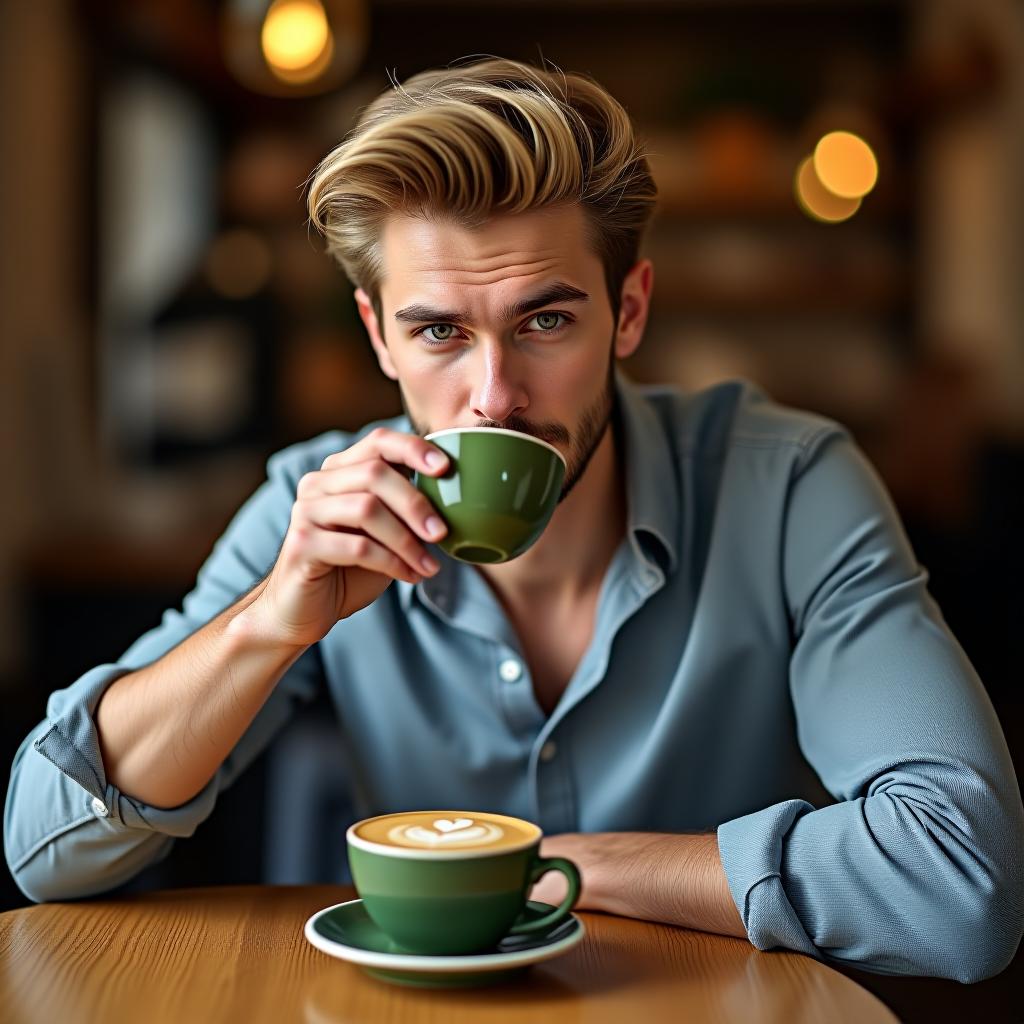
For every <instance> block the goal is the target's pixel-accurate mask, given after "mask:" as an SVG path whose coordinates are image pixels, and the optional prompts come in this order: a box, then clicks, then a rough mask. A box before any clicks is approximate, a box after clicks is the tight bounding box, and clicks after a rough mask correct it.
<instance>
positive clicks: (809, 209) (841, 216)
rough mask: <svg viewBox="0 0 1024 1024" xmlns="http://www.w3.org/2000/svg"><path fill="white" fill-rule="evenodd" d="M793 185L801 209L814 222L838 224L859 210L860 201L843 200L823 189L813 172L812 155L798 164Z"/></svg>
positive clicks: (815, 173)
mask: <svg viewBox="0 0 1024 1024" xmlns="http://www.w3.org/2000/svg"><path fill="white" fill-rule="evenodd" d="M793 184H794V192H795V193H796V198H797V202H798V203H799V204H800V207H801V209H802V210H803V211H804V213H806V214H807V215H808V216H809V217H811V218H813V219H814V220H818V221H822V222H823V223H825V224H838V223H839V222H840V221H844V220H849V218H850V217H852V216H853V215H854V214H855V213H856V212H857V211H858V210H859V209H860V202H861V201H860V199H845V198H843V197H842V196H837V195H836V194H835V193H833V192H831V191H829V189H827V188H825V186H824V185H823V184H822V182H821V181H820V180H819V178H818V175H817V172H816V171H815V166H814V157H813V155H812V156H808V157H805V158H804V159H803V161H802V162H801V163H800V166H799V167H798V168H797V172H796V177H795V180H794V183H793Z"/></svg>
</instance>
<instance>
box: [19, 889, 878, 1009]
mask: <svg viewBox="0 0 1024 1024" xmlns="http://www.w3.org/2000/svg"><path fill="white" fill-rule="evenodd" d="M354 895H355V893H354V890H352V889H351V888H348V887H345V886H294V887H292V886H232V887H224V888H210V889H178V890H171V891H165V892H156V893H147V894H145V895H138V896H129V897H122V898H119V899H102V898H99V899H94V900H88V901H81V902H75V903H53V904H44V905H41V906H35V907H28V908H25V909H22V910H12V911H9V912H8V913H5V914H0V1017H2V1018H3V1020H4V1021H5V1022H9V1024H35V1022H38V1024H55V1022H75V1024H78V1022H88V1021H102V1022H104V1024H107V1022H117V1021H129V1020H131V1021H144V1022H146V1024H159V1022H162V1021H173V1022H175V1024H182V1022H187V1024H191V1022H193V1021H203V1022H206V1021H217V1022H220V1021H244V1022H246V1024H256V1022H261V1021H266V1022H268V1024H271V1022H272V1024H282V1022H286V1021H304V1022H307V1024H321V1022H323V1024H327V1022H332V1024H335V1022H336V1024H341V1022H346V1024H347V1022H357V1021H358V1022H377V1021H389V1022H390V1021H394V1022H400V1024H415V1022H418V1021H431V1022H433V1021H436V1022H445V1024H449V1022H451V1024H461V1022H466V1024H490V1022H505V1021H509V1022H511V1021H516V1022H519V1021H530V1022H533V1021H546V1020H552V1021H557V1022H558V1024H574V1022H586V1024H602V1022H605V1021H609V1022H612V1021H614V1022H615V1024H630V1022H642V1024H648V1022H661V1021H672V1022H674V1021H684V1020H694V1021H716V1022H721V1021H743V1022H745V1024H746V1022H751V1021H785V1022H786V1024H795V1022H800V1021H807V1022H818V1021H824V1020H827V1021H830V1022H838V1021H851V1022H856V1024H875V1022H879V1024H882V1022H885V1024H892V1022H894V1021H895V1020H896V1018H895V1017H894V1016H893V1015H892V1014H891V1013H890V1012H889V1010H887V1009H886V1007H885V1006H884V1005H883V1004H882V1003H881V1002H880V1001H879V1000H878V999H876V998H875V997H874V996H873V995H871V993H869V992H868V991H866V990H865V989H863V988H861V987H860V986H859V985H857V984H856V983H855V982H853V981H851V980H850V979H849V978H846V977H844V976H843V975H841V974H839V973H838V972H836V971H833V970H832V969H831V968H829V967H826V966H824V965H823V964H820V963H818V962H817V961H816V960H812V959H810V958H809V957H805V956H801V955H799V954H796V953H780V952H775V953H760V952H758V951H757V950H756V949H754V948H753V947H752V946H751V945H750V944H749V943H747V942H745V941H742V940H739V939H732V938H725V937H720V936H715V935H708V934H705V933H703V932H694V931H687V930H685V929H681V928H672V927H668V926H665V925H657V924H650V923H648V922H644V921H634V920H632V919H630V918H624V917H614V916H610V915H606V914H590V913H581V914H580V917H581V918H582V919H583V921H584V923H585V925H586V928H587V934H586V937H585V938H584V940H583V942H581V943H580V945H578V946H576V947H575V948H574V949H572V950H570V951H569V952H567V953H566V954H564V955H563V956H561V957H558V958H556V959H553V960H549V961H547V962H545V963H541V964H535V965H534V966H533V967H531V968H530V970H529V972H528V973H527V974H526V975H525V977H524V978H523V979H521V980H520V981H518V982H517V983H515V984H505V985H496V986H493V987H489V988H477V989H463V990H456V991H444V990H440V991H438V990H428V989H413V988H403V987H399V986H394V985H389V984H387V983H384V982H380V981H376V980H374V979H372V978H369V977H367V976H366V975H364V974H363V972H362V971H361V969H360V968H358V967H356V966H355V965H353V964H349V963H346V962H344V961H341V960H337V959H334V958H332V957H329V956H326V955H325V954H323V953H321V952H320V951H319V950H317V949H314V948H313V946H311V945H310V944H309V943H308V942H307V941H306V940H305V938H304V937H303V935H302V928H303V925H304V923H305V921H306V919H307V918H308V917H309V916H310V915H311V914H312V913H314V912H315V911H317V910H319V909H321V908H322V907H326V906H330V905H331V904H334V903H340V902H342V901H344V900H347V899H352V898H353V897H354Z"/></svg>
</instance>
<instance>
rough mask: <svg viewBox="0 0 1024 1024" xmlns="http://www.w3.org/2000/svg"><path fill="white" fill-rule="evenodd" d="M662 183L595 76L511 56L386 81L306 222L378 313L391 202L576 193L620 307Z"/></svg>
mask: <svg viewBox="0 0 1024 1024" xmlns="http://www.w3.org/2000/svg"><path fill="white" fill-rule="evenodd" d="M656 196H657V190H656V188H655V185H654V180H653V178H652V177H651V172H650V168H649V167H648V164H647V159H646V157H645V156H644V154H643V152H642V150H641V148H640V145H639V144H638V141H637V139H636V136H635V133H634V131H633V125H632V123H631V122H630V120H629V116H628V115H627V114H626V111H625V110H624V109H623V108H622V106H621V105H620V104H619V103H618V102H617V101H616V100H615V99H614V98H613V97H612V96H611V95H610V94H609V93H608V92H607V91H605V90H604V89H603V88H602V87H601V86H600V85H598V84H597V83H596V82H594V81H593V80H592V79H590V78H587V77H585V76H583V75H579V74H568V75H566V74H563V73H562V72H560V71H557V70H555V71H549V70H546V69H542V68H537V67H533V66H532V65H529V64H524V63H520V62H518V61H513V60H503V59H498V58H488V59H484V60H481V61H479V62H477V63H471V64H466V65H460V66H455V67H448V68H442V69H437V70H432V71H424V72H421V73H420V74H418V75H414V76H413V77H412V78H410V79H409V80H408V81H406V82H405V83H403V84H398V83H395V85H394V88H393V89H388V90H386V91H385V92H384V93H382V94H381V95H380V96H378V97H377V99H375V100H374V101H373V102H372V103H371V104H370V105H369V106H368V107H367V108H366V109H365V110H364V111H363V112H362V115H361V116H360V118H359V121H358V123H357V124H356V126H355V128H354V129H353V130H352V131H351V132H350V133H349V134H348V135H347V136H346V138H345V139H344V141H343V142H341V143H340V144H339V145H338V146H337V147H336V148H335V149H333V150H332V151H331V152H330V153H329V154H328V155H327V156H326V157H325V158H324V159H323V160H322V161H321V162H320V164H319V165H318V166H317V168H316V170H315V171H314V172H313V174H312V176H311V179H310V185H309V193H308V200H307V203H308V208H309V216H310V221H311V223H312V224H313V225H314V226H315V227H316V229H317V230H318V231H319V232H320V233H321V234H323V235H324V237H325V239H326V242H327V251H328V253H329V254H330V255H331V256H333V257H334V259H335V260H337V262H338V264H339V265H340V266H341V268H342V270H343V271H344V272H345V274H346V275H347V276H348V278H349V280H350V281H352V283H353V284H355V285H356V286H357V287H359V288H362V289H363V290H364V291H365V292H366V293H367V295H369V296H370V299H371V300H372V302H373V305H374V308H375V309H376V312H377V318H378V320H380V289H379V286H380V275H381V271H382V267H381V254H380V248H379V245H378V239H379V238H380V235H381V228H382V226H383V222H384V220H385V218H387V217H388V216H389V215H390V214H392V213H396V212H397V213H403V214H407V215H412V216H428V217H429V216H441V217H444V218H448V219H452V220H454V221H455V222H456V223H459V224H462V225H464V226H466V227H476V226H479V225H480V224H482V223H483V222H485V221H486V220H487V219H488V218H489V217H491V216H493V215H495V214H499V213H507V214H515V213H522V212H525V211H527V210H534V209H537V208H539V207H543V206H549V205H553V204H558V203H580V204H582V206H583V209H584V211H585V212H586V214H587V217H588V225H589V228H590V236H591V244H592V245H593V246H594V251H595V252H596V254H597V255H598V256H599V257H600V259H601V262H602V264H603V266H604V276H605V282H606V285H607V288H608V295H609V298H610V300H611V305H612V309H613V311H614V313H615V315H616V317H617V316H618V308H619V296H620V293H621V290H622V282H623V280H624V278H625V276H626V274H627V273H628V272H629V270H630V269H631V268H632V266H633V265H634V264H635V263H636V261H637V258H638V254H639V247H640V241H641V238H642V236H643V232H644V228H645V227H646V226H647V223H648V221H649V219H650V216H651V213H652V210H653V206H654V202H655V199H656Z"/></svg>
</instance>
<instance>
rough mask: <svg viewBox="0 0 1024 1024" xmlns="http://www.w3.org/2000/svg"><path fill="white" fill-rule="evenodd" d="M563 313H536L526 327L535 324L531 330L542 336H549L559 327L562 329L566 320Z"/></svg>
mask: <svg viewBox="0 0 1024 1024" xmlns="http://www.w3.org/2000/svg"><path fill="white" fill-rule="evenodd" d="M566 319H567V318H566V316H565V314H564V313H538V314H537V315H536V316H535V317H534V318H533V319H532V320H530V322H529V323H528V324H527V327H531V325H533V324H536V325H537V326H536V327H532V329H533V330H536V331H540V332H541V333H542V334H549V333H552V332H554V331H556V330H558V329H559V328H560V327H564V326H565V324H564V321H565V320H566Z"/></svg>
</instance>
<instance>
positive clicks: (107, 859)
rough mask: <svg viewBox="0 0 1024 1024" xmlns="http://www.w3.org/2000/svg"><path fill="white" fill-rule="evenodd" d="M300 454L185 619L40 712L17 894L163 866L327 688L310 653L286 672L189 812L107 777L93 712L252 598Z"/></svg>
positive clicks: (206, 571)
mask: <svg viewBox="0 0 1024 1024" xmlns="http://www.w3.org/2000/svg"><path fill="white" fill-rule="evenodd" d="M304 461H305V460H304V459H303V458H302V452H301V451H298V450H297V449H289V450H285V451H284V452H280V453H278V454H277V455H275V456H273V457H271V459H270V460H269V462H268V474H267V480H266V481H265V482H264V484H263V485H262V486H261V487H260V488H259V489H258V490H257V491H256V492H255V493H254V494H253V495H252V497H251V498H250V499H249V500H248V501H247V502H246V503H245V504H244V505H243V506H242V508H241V509H240V510H239V512H238V513H237V515H236V516H235V517H234V519H233V520H232V522H231V524H230V525H229V526H228V528H227V530H226V531H225V533H224V534H223V536H222V537H221V538H220V539H219V540H218V541H217V543H216V544H215V545H214V548H213V551H212V552H211V554H210V556H209V558H208V559H207V561H206V562H205V564H204V565H203V567H202V568H201V569H200V571H199V574H198V577H197V580H196V586H195V587H194V589H193V590H192V591H191V593H189V594H188V596H187V597H186V598H185V599H184V601H183V603H182V607H181V609H180V610H177V609H169V610H168V611H166V612H165V613H164V615H163V618H162V621H161V623H160V624H159V625H158V626H157V627H156V628H154V629H152V630H150V631H149V632H148V633H146V634H145V635H144V636H142V637H140V638H139V640H137V641H136V642H135V643H134V644H133V645H132V646H131V648H129V650H128V651H126V652H125V654H124V655H123V656H122V657H121V658H120V659H118V661H116V662H112V663H111V664H108V665H101V666H98V667H96V668H93V669H91V670H90V671H88V672H86V673H85V674H84V675H83V676H81V677H80V678H79V679H78V680H77V681H76V682H74V683H73V684H72V685H71V686H69V687H67V688H66V689H63V690H57V691H56V692H54V693H53V694H51V695H50V697H49V700H48V701H47V707H46V718H45V719H44V720H43V721H42V722H40V723H39V724H38V725H37V726H36V727H35V728H34V729H33V730H32V732H31V733H30V734H29V735H28V736H27V737H26V738H25V740H24V741H23V743H22V744H21V746H20V748H19V749H18V752H17V754H16V755H15V757H14V762H13V765H12V769H11V778H10V782H9V785H8V790H7V800H6V804H5V808H4V852H5V855H6V858H7V864H8V867H9V868H10V871H11V873H12V875H13V876H14V879H15V881H16V882H17V883H18V885H19V887H20V888H21V889H22V891H23V892H24V893H25V894H26V895H27V896H28V897H29V898H30V899H33V900H36V901H42V900H53V899H68V898H74V897H78V896H86V895H91V894H93V893H97V892H102V891H105V890H107V889H110V888H112V887H113V886H115V885H119V884H121V883H122V882H125V881H127V880H128V879H130V878H131V877H133V876H134V875H135V874H137V873H138V872H139V871H140V870H142V869H143V868H144V867H146V866H148V865H150V864H153V863H155V862H157V861H159V860H161V859H162V858H163V857H165V856H166V855H167V853H168V852H169V851H170V848H171V845H172V844H173V842H174V839H175V838H177V837H186V836H190V835H192V834H193V832H194V831H195V830H196V828H197V827H198V826H199V825H200V823H201V822H203V821H204V820H205V819H206V818H207V817H208V816H209V815H210V813H211V812H212V810H213V808H214V805H215V803H216V801H217V795H218V794H219V793H220V792H221V791H222V790H224V789H225V788H226V787H228V786H229V785H231V783H232V782H233V781H234V780H235V779H236V778H237V777H238V775H239V774H240V773H241V772H242V771H243V770H244V769H245V767H246V766H247V765H249V764H250V763H251V762H252V761H253V760H254V759H255V757H256V756H257V754H259V752H260V751H261V750H262V749H263V748H264V747H265V746H266V745H267V744H268V743H269V741H270V739H271V738H272V736H273V735H274V734H275V733H276V732H278V731H279V730H280V728H281V727H282V726H283V725H284V724H285V723H286V722H287V720H288V719H289V718H290V717H291V714H292V712H293V710H294V707H295V705H296V704H297V703H299V702H302V701H308V700H311V699H312V698H313V697H314V696H315V694H316V691H317V688H318V686H319V685H320V681H321V679H322V667H321V664H320V660H319V652H318V650H317V648H316V647H313V648H310V649H309V650H308V651H306V652H305V654H303V656H302V657H301V658H299V660H298V661H296V662H295V664H294V665H292V666H291V668H290V669H289V670H288V672H287V673H285V675H284V676H283V678H282V679H281V681H280V682H279V683H278V685H277V687H276V688H275V690H274V692H273V693H272V694H271V696H270V697H269V698H268V699H267V701H266V703H265V704H264V705H263V707H262V708H261V709H260V711H259V713H258V714H257V716H256V717H255V719H254V720H253V722H252V724H251V725H250V726H249V728H248V729H247V730H246V732H245V733H244V734H243V736H242V738H241V739H240V740H239V742H238V743H237V744H236V746H235V747H234V749H233V750H232V751H231V753H230V754H229V756H228V757H227V758H226V759H225V761H224V763H223V764H222V765H221V766H220V768H219V769H218V770H217V772H216V773H215V775H214V777H213V778H212V779H211V780H210V782H209V783H208V784H207V785H206V786H205V787H204V788H203V789H202V790H201V791H200V792H199V793H197V794H196V796H194V797H193V798H192V799H191V800H189V801H188V802H187V803H185V804H182V805H181V806H179V807H174V808H156V807H152V806H149V805H147V804H145V803H143V802H142V801H140V800H137V799H135V798H134V797H132V796H131V795H129V794H126V793H123V792H121V791H119V790H118V789H117V787H116V786H114V785H112V784H111V783H110V782H109V781H108V779H107V777H106V772H105V770H104V766H103V760H102V757H101V754H100V745H99V737H98V734H97V731H96V725H95V718H94V716H95V711H96V707H97V705H98V704H99V701H100V698H101V697H102V695H103V693H104V691H105V690H106V689H107V688H108V687H109V686H110V685H111V684H112V683H113V682H115V681H116V680H117V679H119V678H120V677H121V676H123V675H126V674H127V673H129V672H132V671H134V670H135V669H138V668H141V667H143V666H145V665H148V664H150V663H152V662H153V661H156V660H157V659H158V658H160V657H161V656H162V655H164V654H165V653H167V652H168V651H169V650H171V649H172V648H173V647H175V646H176V645H177V644H179V643H180V642H181V641H183V640H185V639H186V638H187V637H188V636H190V635H191V634H192V633H193V632H195V631H196V630H197V629H199V628H200V627H202V626H203V625H205V624H206V623H207V622H209V621H210V620H211V619H213V618H215V617H216V616H217V615H218V614H220V612H222V611H223V610H224V609H225V608H227V607H229V606H230V605H231V604H233V603H234V602H235V601H236V600H238V598H239V597H241V596H242V595H243V594H245V593H246V592H247V591H248V590H249V589H251V588H252V587H253V586H254V585H255V584H256V583H257V582H258V581H259V580H260V579H262V578H263V576H264V575H265V574H266V573H267V572H268V571H269V569H270V568H271V567H272V566H273V563H274V560H275V559H276V557H277V552H278V550H279V548H280V545H281V542H282V541H283V538H284V535H285V532H286V531H287V527H288V522H289V519H290V515H291V507H292V503H293V502H294V497H295V488H296V485H297V480H298V477H299V476H301V475H302V473H303V472H305V471H307V470H308V469H312V468H318V466H313V465H305V464H304Z"/></svg>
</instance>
